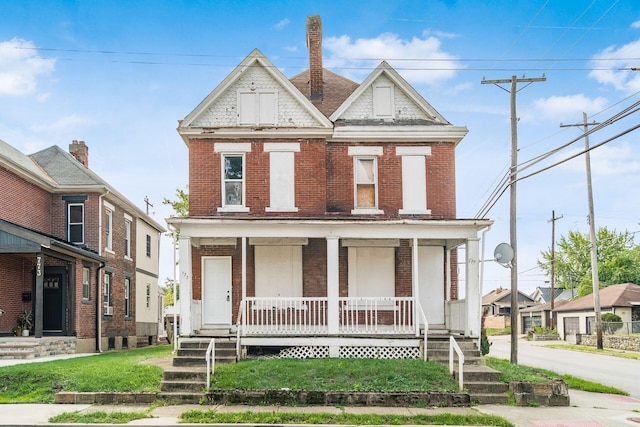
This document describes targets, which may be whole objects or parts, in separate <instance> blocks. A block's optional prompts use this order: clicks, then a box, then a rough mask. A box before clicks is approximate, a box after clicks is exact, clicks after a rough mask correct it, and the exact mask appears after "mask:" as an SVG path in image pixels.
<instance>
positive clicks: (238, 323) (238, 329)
mask: <svg viewBox="0 0 640 427" xmlns="http://www.w3.org/2000/svg"><path fill="white" fill-rule="evenodd" d="M244 304H245V302H244V299H243V300H242V301H240V308H239V309H238V318H237V320H236V360H238V361H239V360H240V336H241V335H242V334H241V330H242V323H241V321H242V319H243V317H242V314H243V313H244Z"/></svg>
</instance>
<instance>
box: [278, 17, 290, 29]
mask: <svg viewBox="0 0 640 427" xmlns="http://www.w3.org/2000/svg"><path fill="white" fill-rule="evenodd" d="M289 22H290V21H289V20H288V19H287V18H284V19H283V20H282V21H280V22H278V23H277V24H276V25H274V28H275V29H276V30H282V29H283V28H284V27H286V26H287V25H289Z"/></svg>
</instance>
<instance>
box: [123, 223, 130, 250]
mask: <svg viewBox="0 0 640 427" xmlns="http://www.w3.org/2000/svg"><path fill="white" fill-rule="evenodd" d="M124 256H125V258H131V220H130V219H125V221H124Z"/></svg>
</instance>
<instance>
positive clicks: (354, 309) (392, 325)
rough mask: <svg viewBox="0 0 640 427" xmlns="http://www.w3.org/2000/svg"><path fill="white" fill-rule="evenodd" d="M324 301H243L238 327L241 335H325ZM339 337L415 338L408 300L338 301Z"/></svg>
mask: <svg viewBox="0 0 640 427" xmlns="http://www.w3.org/2000/svg"><path fill="white" fill-rule="evenodd" d="M327 307H328V299H327V298H326V297H320V298H308V297H303V298H277V297H272V298H261V297H247V298H246V299H245V300H243V302H242V305H241V307H240V313H239V316H238V320H239V321H238V325H239V326H241V328H242V334H243V335H278V334H279V335H318V334H328V333H329V328H328V323H329V322H328V318H327ZM338 308H339V310H338V313H339V314H338V315H339V319H338V333H340V334H415V331H416V328H415V316H414V310H415V302H414V299H413V298H412V297H389V298H339V299H338Z"/></svg>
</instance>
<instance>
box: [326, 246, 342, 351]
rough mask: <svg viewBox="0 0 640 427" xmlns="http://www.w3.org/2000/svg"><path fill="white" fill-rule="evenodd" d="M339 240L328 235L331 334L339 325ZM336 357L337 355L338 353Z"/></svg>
mask: <svg viewBox="0 0 640 427" xmlns="http://www.w3.org/2000/svg"><path fill="white" fill-rule="evenodd" d="M339 241H340V239H339V238H338V237H334V236H329V237H327V328H328V330H329V334H337V333H338V327H339V326H338V325H339V323H338V320H339V315H340V313H339V310H338V307H339V302H338V298H339V296H340V281H339V279H340V273H339V269H338V264H339V247H338V243H339ZM331 357H334V356H331ZM335 357H337V355H336V356H335Z"/></svg>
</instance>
